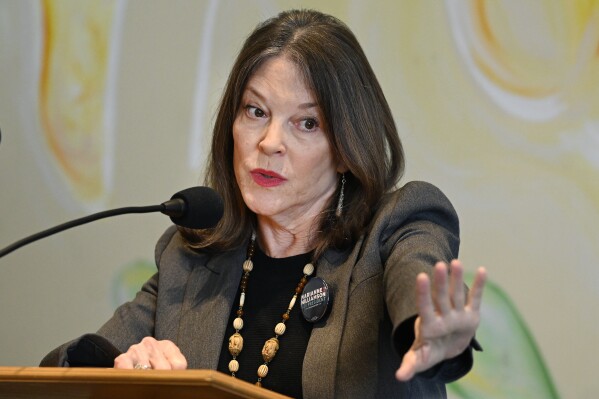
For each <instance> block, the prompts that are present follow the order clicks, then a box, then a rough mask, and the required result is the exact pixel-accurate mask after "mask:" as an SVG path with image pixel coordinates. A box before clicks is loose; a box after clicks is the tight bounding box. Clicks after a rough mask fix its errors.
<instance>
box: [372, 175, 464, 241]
mask: <svg viewBox="0 0 599 399" xmlns="http://www.w3.org/2000/svg"><path fill="white" fill-rule="evenodd" d="M459 230H460V228H459V219H458V215H457V213H456V211H455V209H454V207H453V205H452V204H451V202H450V201H449V199H448V198H447V197H446V196H445V194H443V192H442V191H441V190H440V189H439V188H437V187H435V186H434V185H432V184H430V183H426V182H421V181H413V182H409V183H407V184H405V185H404V186H403V187H401V188H399V189H397V190H395V191H393V192H390V193H388V194H386V195H385V196H384V197H383V198H382V199H381V202H380V205H379V207H378V209H377V211H376V213H375V215H374V217H373V220H372V222H371V224H370V228H369V231H368V236H369V238H370V240H373V242H376V243H378V245H380V246H381V250H383V252H385V253H386V252H387V251H390V250H391V249H392V248H393V247H394V245H395V244H396V243H397V242H399V241H405V240H406V239H408V238H410V239H411V240H410V242H412V243H413V242H415V240H417V241H418V242H422V243H426V242H428V243H429V244H430V243H431V242H438V241H439V240H442V241H450V242H451V243H452V244H451V245H450V247H451V248H453V249H454V250H455V251H456V252H457V246H458V245H459V244H458V243H459ZM370 240H369V241H370Z"/></svg>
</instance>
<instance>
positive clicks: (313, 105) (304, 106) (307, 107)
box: [245, 85, 318, 109]
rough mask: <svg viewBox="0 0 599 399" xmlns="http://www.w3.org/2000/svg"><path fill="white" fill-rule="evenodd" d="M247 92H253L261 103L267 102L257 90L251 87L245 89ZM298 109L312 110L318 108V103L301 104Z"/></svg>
mask: <svg viewBox="0 0 599 399" xmlns="http://www.w3.org/2000/svg"><path fill="white" fill-rule="evenodd" d="M245 90H246V91H249V92H251V93H252V94H253V95H255V96H256V97H258V98H259V99H260V101H265V98H264V96H263V95H262V94H260V92H258V91H257V90H256V89H254V88H253V87H251V86H249V85H248V86H247V87H246V88H245ZM298 108H301V109H310V108H318V103H301V104H299V105H298Z"/></svg>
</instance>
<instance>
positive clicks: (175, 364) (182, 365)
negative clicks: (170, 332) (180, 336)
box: [160, 340, 187, 370]
mask: <svg viewBox="0 0 599 399" xmlns="http://www.w3.org/2000/svg"><path fill="white" fill-rule="evenodd" d="M160 343H161V344H163V353H164V357H165V358H166V360H167V361H168V363H169V364H170V367H171V369H173V370H184V369H186V368H187V359H185V356H183V354H182V353H181V350H180V349H179V347H178V346H177V345H175V344H174V343H173V342H171V341H168V340H166V341H160Z"/></svg>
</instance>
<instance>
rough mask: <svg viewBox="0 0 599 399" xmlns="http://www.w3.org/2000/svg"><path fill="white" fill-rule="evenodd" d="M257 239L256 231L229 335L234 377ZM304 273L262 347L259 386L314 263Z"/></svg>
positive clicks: (240, 285) (246, 261)
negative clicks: (272, 333) (272, 335)
mask: <svg viewBox="0 0 599 399" xmlns="http://www.w3.org/2000/svg"><path fill="white" fill-rule="evenodd" d="M255 241H256V233H252V238H251V240H250V244H249V246H248V253H247V259H246V260H245V261H244V262H243V276H242V277H241V283H240V284H239V289H240V290H241V294H240V296H239V308H238V309H237V312H236V314H237V317H236V318H235V319H234V320H233V328H234V329H235V333H234V334H233V335H231V336H230V337H229V353H230V354H231V356H233V359H232V360H231V361H230V362H229V371H230V372H231V375H232V376H233V377H235V373H236V372H237V371H239V362H238V361H237V356H239V354H240V353H241V350H242V349H243V337H242V336H241V333H240V331H241V329H243V305H244V303H245V295H246V290H247V283H248V280H249V278H250V272H251V271H252V269H253V268H254V264H253V262H252V256H253V255H254V245H255ZM303 273H304V275H303V277H302V278H301V279H300V281H299V283H298V284H297V287H295V293H294V294H293V296H292V297H291V301H290V302H289V306H287V310H286V311H285V313H283V314H282V316H281V317H282V320H281V322H279V323H277V325H276V326H275V329H274V333H275V334H274V337H272V338H269V339H268V340H266V342H265V343H264V347H263V348H262V359H264V363H263V364H262V365H260V367H258V373H257V374H258V380H257V381H256V385H258V386H262V379H264V378H265V377H266V375H267V374H268V364H269V363H270V362H271V361H272V359H274V357H275V355H276V354H277V351H278V350H279V337H280V336H281V335H283V334H285V329H286V325H285V322H286V321H287V320H289V314H290V313H291V310H292V309H293V307H294V305H295V302H296V300H297V297H298V295H300V294H301V293H302V291H303V289H304V286H305V285H306V283H307V282H308V277H309V276H311V275H312V273H314V265H312V263H307V264H306V265H305V266H304V270H303Z"/></svg>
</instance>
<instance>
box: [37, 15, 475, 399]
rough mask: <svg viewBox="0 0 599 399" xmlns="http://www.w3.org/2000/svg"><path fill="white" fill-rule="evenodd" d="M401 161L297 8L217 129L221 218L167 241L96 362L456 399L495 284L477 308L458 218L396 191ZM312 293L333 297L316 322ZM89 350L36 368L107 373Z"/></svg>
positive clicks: (171, 233) (107, 331)
mask: <svg viewBox="0 0 599 399" xmlns="http://www.w3.org/2000/svg"><path fill="white" fill-rule="evenodd" d="M403 164H404V160H403V152H402V148H401V143H400V140H399V138H398V134H397V131H396V128H395V124H394V122H393V118H392V115H391V111H390V109H389V107H388V105H387V102H386V100H385V97H384V95H383V93H382V90H381V88H380V86H379V84H378V82H377V80H376V77H375V75H374V73H373V71H372V70H371V68H370V66H369V63H368V61H367V59H366V57H365V55H364V53H363V51H362V49H361V48H360V46H359V44H358V42H357V40H356V39H355V37H354V36H353V34H352V33H351V31H350V30H349V29H348V28H347V27H346V26H345V25H344V24H343V23H342V22H340V21H339V20H337V19H335V18H333V17H331V16H328V15H324V14H321V13H319V12H316V11H309V10H301V11H289V12H283V13H281V14H280V15H278V16H277V17H275V18H273V19H271V20H268V21H266V22H264V23H263V24H261V25H259V26H258V27H257V28H256V30H255V31H254V32H253V33H252V34H251V35H250V36H249V37H248V39H247V40H246V42H245V44H244V46H243V48H242V50H241V52H240V54H239V56H238V58H237V60H236V62H235V64H234V66H233V69H232V72H231V74H230V76H229V80H228V83H227V86H226V89H225V92H224V95H223V98H222V101H221V105H220V108H219V111H218V115H217V119H216V123H215V127H214V134H213V142H212V152H211V158H210V163H209V167H208V172H207V177H206V183H207V185H209V186H211V187H213V188H214V189H215V190H216V191H217V192H218V193H220V194H221V195H222V197H223V198H224V203H225V216H224V217H223V219H222V220H221V221H220V223H219V224H218V226H216V228H214V229H210V230H203V231H193V230H185V229H176V228H174V227H173V228H171V229H169V230H167V232H166V233H165V234H164V235H163V237H162V238H161V239H160V241H159V242H158V244H157V247H156V262H157V265H158V269H159V273H157V274H156V275H155V276H154V277H153V278H152V279H150V280H149V281H148V282H147V283H146V284H145V285H144V287H143V288H142V291H140V292H139V293H138V295H137V296H136V298H135V300H134V301H132V302H130V303H127V304H124V305H123V306H121V307H120V308H119V309H117V311H116V312H115V315H114V317H113V318H112V319H111V320H110V321H108V322H107V323H106V324H105V325H104V326H103V327H102V328H101V329H100V330H99V331H98V334H97V335H93V336H92V337H93V339H92V341H94V342H95V344H93V345H92V346H93V347H94V350H93V352H94V356H95V357H98V356H97V354H98V350H97V347H98V345H97V342H104V341H107V342H108V343H110V344H112V345H114V346H115V347H116V348H117V349H118V351H116V352H115V353H111V351H110V350H107V353H106V354H105V356H104V357H105V358H107V359H109V361H110V362H112V359H113V358H114V356H116V355H117V354H118V353H120V352H123V353H122V354H120V355H119V356H118V357H116V359H114V367H118V368H149V367H151V368H156V369H179V368H188V367H189V368H212V369H218V370H220V371H222V372H226V373H230V374H232V375H234V376H236V377H238V378H242V379H245V380H248V381H252V382H256V383H258V384H259V385H262V386H264V387H265V388H269V389H272V390H275V391H278V392H281V393H284V394H287V395H291V396H294V397H302V396H303V397H306V398H315V397H341V398H349V397H356V398H366V397H381V398H391V397H397V398H401V397H410V398H414V397H426V398H430V397H445V395H446V394H445V385H444V384H445V383H447V382H450V381H453V380H455V379H457V378H459V377H461V376H463V375H464V374H465V373H467V372H468V371H469V370H470V368H471V366H472V353H471V351H472V347H473V346H477V344H476V342H475V341H474V340H473V337H474V333H475V330H476V327H477V325H478V320H479V305H480V299H481V296H482V290H483V286H484V280H485V272H484V269H479V271H478V273H477V276H476V279H475V282H474V285H473V287H472V290H471V291H470V293H469V295H468V297H466V293H465V288H464V286H463V281H462V270H463V268H462V266H461V264H460V262H459V261H457V260H454V261H451V260H452V259H455V258H457V252H458V245H459V238H458V219H457V215H456V214H455V211H454V209H453V208H452V206H451V204H450V203H449V201H448V200H447V199H446V198H445V196H444V195H443V194H442V193H441V192H440V191H439V190H438V189H436V188H435V187H433V186H431V185H429V184H426V183H422V182H418V183H408V184H407V185H405V186H404V187H402V188H401V189H399V190H395V191H394V187H395V186H396V184H397V183H398V180H399V178H400V176H401V173H402V171H403ZM447 262H451V263H450V266H449V267H450V268H451V273H450V274H449V277H448V266H447ZM429 275H432V276H433V282H434V283H433V284H432V285H431V283H430V278H429ZM319 279H322V280H319ZM311 281H315V282H317V283H320V284H321V287H324V291H322V289H321V291H319V290H318V289H316V290H311V291H310V292H312V293H314V292H318V295H321V294H322V292H332V301H331V302H330V303H329V304H328V310H327V311H326V312H321V313H320V314H319V316H321V317H320V318H319V319H317V320H310V321H308V320H306V318H304V317H303V316H302V312H300V309H299V307H300V294H301V293H302V292H303V291H304V287H305V286H306V285H309V286H311V284H312V283H311ZM325 284H326V285H325ZM304 294H305V295H308V294H307V293H305V292H304ZM314 297H316V296H314ZM310 298H312V297H310ZM306 301H307V300H306ZM323 305H324V304H323ZM321 310H322V309H321ZM89 342H90V340H89V336H87V337H85V338H83V339H81V338H80V339H78V340H75V341H72V342H70V343H67V344H65V345H63V346H62V347H60V348H58V349H57V350H55V351H54V352H53V353H51V354H50V355H49V356H48V357H47V358H46V359H45V360H44V361H43V363H42V364H45V365H49V364H54V365H56V364H58V365H83V364H98V363H99V361H98V360H97V359H94V356H90V355H89V353H90V350H89V347H90V344H89ZM100 346H102V345H100ZM100 357H102V356H100Z"/></svg>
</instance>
